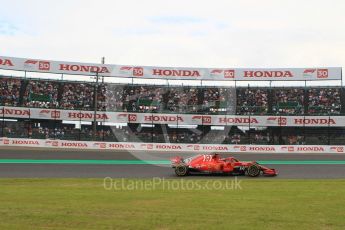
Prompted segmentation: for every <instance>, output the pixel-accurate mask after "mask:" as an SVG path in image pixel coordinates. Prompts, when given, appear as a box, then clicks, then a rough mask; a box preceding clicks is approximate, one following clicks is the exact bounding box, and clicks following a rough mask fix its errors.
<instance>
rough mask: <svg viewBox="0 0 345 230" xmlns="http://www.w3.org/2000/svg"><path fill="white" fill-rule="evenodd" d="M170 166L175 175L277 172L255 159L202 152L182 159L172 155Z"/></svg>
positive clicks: (252, 175) (269, 173)
mask: <svg viewBox="0 0 345 230" xmlns="http://www.w3.org/2000/svg"><path fill="white" fill-rule="evenodd" d="M171 166H172V168H174V169H175V173H176V175H177V176H187V175H188V174H190V173H204V174H219V173H221V174H229V175H248V176H250V177H256V176H259V175H264V176H276V175H277V174H278V172H277V171H276V170H275V169H270V168H267V167H265V166H262V165H260V164H258V163H257V162H255V161H239V160H237V159H236V158H234V157H226V158H221V157H220V156H219V155H218V154H212V155H210V154H203V155H197V156H194V157H189V158H186V159H183V158H182V157H174V158H172V159H171Z"/></svg>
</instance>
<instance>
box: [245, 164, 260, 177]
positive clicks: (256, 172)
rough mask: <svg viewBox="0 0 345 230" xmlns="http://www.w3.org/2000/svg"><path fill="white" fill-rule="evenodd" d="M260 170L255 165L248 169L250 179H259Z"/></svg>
mask: <svg viewBox="0 0 345 230" xmlns="http://www.w3.org/2000/svg"><path fill="white" fill-rule="evenodd" d="M260 172H261V170H260V168H259V166H258V165H256V164H253V165H251V166H249V167H248V168H247V175H248V176H250V177H257V176H259V175H260Z"/></svg>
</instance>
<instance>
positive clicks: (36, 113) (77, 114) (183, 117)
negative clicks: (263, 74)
mask: <svg viewBox="0 0 345 230" xmlns="http://www.w3.org/2000/svg"><path fill="white" fill-rule="evenodd" d="M1 118H31V119H47V120H66V121H94V119H95V113H94V112H93V111H82V110H58V109H40V108H24V107H0V119H1ZM96 120H97V121H100V122H112V123H140V124H170V125H221V126H231V125H234V126H248V127H259V126H263V127H266V126H299V127H344V126H345V116H245V115H244V116H242V115H201V114H164V113H126V112H100V111H99V112H97V113H96Z"/></svg>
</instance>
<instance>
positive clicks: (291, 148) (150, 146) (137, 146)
mask: <svg viewBox="0 0 345 230" xmlns="http://www.w3.org/2000/svg"><path fill="white" fill-rule="evenodd" d="M0 146H13V147H38V148H62V149H64V148H65V149H98V150H102V149H107V150H128V151H131V150H134V151H161V152H169V151H170V152H186V151H196V152H229V153H252V152H255V153H345V146H339V145H221V144H219V145H215V144H172V143H142V142H93V141H67V140H49V139H47V140H43V139H22V138H6V137H3V138H0Z"/></svg>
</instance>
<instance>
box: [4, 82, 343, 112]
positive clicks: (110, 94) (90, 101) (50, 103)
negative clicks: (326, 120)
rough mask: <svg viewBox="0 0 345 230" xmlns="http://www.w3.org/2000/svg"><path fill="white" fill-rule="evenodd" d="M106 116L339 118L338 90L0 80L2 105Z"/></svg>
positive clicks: (339, 94)
mask: <svg viewBox="0 0 345 230" xmlns="http://www.w3.org/2000/svg"><path fill="white" fill-rule="evenodd" d="M96 91H97V109H98V110H103V111H125V112H161V113H204V114H238V115H266V114H273V115H303V114H306V115H308V114H310V115H339V114H340V113H341V111H342V110H341V109H342V106H341V105H342V103H345V101H342V89H341V88H339V87H332V88H330V87H328V88H327V87H314V88H303V87H293V88H292V87H291V88H265V87H257V88H249V87H248V88H246V87H239V88H236V89H235V88H231V87H229V88H226V87H191V86H152V85H151V86H149V85H118V84H109V83H100V84H99V85H98V86H97V89H96V88H95V84H93V83H90V82H89V83H87V82H69V81H53V80H38V79H36V80H33V79H29V80H28V79H22V78H8V77H0V104H1V105H6V106H24V107H39V108H58V109H71V110H93V109H94V99H95V92H96Z"/></svg>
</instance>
